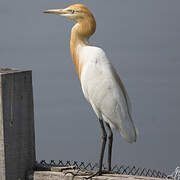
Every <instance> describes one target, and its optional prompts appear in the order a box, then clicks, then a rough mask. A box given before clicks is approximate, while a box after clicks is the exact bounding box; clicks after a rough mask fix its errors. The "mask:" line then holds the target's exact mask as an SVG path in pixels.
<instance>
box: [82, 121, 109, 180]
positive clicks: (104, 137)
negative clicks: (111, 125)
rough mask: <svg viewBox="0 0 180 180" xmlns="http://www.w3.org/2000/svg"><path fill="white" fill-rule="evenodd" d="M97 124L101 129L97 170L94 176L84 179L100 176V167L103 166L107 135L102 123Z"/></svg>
mask: <svg viewBox="0 0 180 180" xmlns="http://www.w3.org/2000/svg"><path fill="white" fill-rule="evenodd" d="M99 123H100V125H101V129H102V146H101V154H100V159H99V170H98V172H96V173H95V174H93V175H91V176H89V177H86V178H85V179H91V178H92V177H94V176H98V175H101V174H102V165H103V157H104V150H105V146H106V141H107V134H106V130H105V128H104V124H103V121H102V120H101V119H99Z"/></svg>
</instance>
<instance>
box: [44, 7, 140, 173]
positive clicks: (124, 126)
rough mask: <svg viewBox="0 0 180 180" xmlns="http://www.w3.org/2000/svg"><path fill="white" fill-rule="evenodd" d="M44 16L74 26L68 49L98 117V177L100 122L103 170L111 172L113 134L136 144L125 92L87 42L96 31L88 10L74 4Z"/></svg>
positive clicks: (102, 57)
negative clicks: (114, 130) (104, 168)
mask: <svg viewBox="0 0 180 180" xmlns="http://www.w3.org/2000/svg"><path fill="white" fill-rule="evenodd" d="M44 13H51V14H58V15H61V16H65V17H66V18H68V19H71V20H72V21H74V22H75V25H74V26H73V28H72V31H71V40H70V49H71V55H72V60H73V62H74V64H75V68H76V71H77V73H78V76H79V79H80V83H81V87H82V91H83V93H84V96H85V98H86V100H87V101H88V102H89V103H90V104H91V106H92V108H93V110H94V112H95V114H96V115H97V117H98V120H99V123H100V126H101V129H102V147H101V154H100V160H99V169H98V172H97V173H96V175H101V174H102V173H103V171H102V163H103V157H104V150H105V145H106V140H107V134H106V130H105V127H104V124H103V120H104V121H105V124H106V126H107V130H108V140H109V141H108V158H107V165H108V167H107V170H108V171H111V155H112V142H113V132H112V130H111V129H112V128H114V129H116V130H119V131H120V134H121V136H122V137H123V138H124V139H125V140H126V141H127V142H129V143H133V142H136V139H137V130H136V128H135V125H134V123H133V121H132V117H131V105H130V101H129V97H128V94H127V91H126V89H125V88H124V85H123V83H122V82H121V80H120V78H119V76H118V74H117V72H116V70H115V68H114V67H113V66H112V64H111V63H110V62H109V60H108V59H107V57H106V55H105V52H104V51H103V50H102V49H101V48H99V47H95V46H90V44H89V38H90V37H91V36H92V35H93V34H94V32H95V30H96V21H95V18H94V16H93V14H92V13H91V12H90V11H89V9H88V8H87V7H86V6H84V5H82V4H74V5H71V6H69V7H67V8H65V9H50V10H46V11H44Z"/></svg>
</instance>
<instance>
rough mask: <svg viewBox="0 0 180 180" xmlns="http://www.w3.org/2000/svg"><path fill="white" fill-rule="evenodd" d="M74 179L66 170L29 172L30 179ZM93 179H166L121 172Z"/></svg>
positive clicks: (76, 179)
mask: <svg viewBox="0 0 180 180" xmlns="http://www.w3.org/2000/svg"><path fill="white" fill-rule="evenodd" d="M84 177H86V176H75V177H74V179H73V180H84ZM60 179H61V180H72V175H71V174H66V175H65V173H64V172H52V171H35V172H33V173H31V174H29V179H28V180H60ZM92 180H164V179H161V178H152V177H143V176H130V175H119V174H104V175H103V176H96V177H93V178H92Z"/></svg>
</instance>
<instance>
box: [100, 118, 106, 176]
mask: <svg viewBox="0 0 180 180" xmlns="http://www.w3.org/2000/svg"><path fill="white" fill-rule="evenodd" d="M99 123H100V125H101V129H102V147H101V155H100V159H99V174H101V173H102V165H103V157H104V150H105V146H106V140H107V134H106V130H105V128H104V124H103V121H102V120H101V119H99Z"/></svg>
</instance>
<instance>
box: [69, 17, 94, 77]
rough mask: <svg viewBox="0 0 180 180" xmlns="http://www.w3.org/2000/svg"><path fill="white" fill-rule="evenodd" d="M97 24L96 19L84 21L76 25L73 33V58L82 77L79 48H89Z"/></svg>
mask: <svg viewBox="0 0 180 180" xmlns="http://www.w3.org/2000/svg"><path fill="white" fill-rule="evenodd" d="M95 29H96V22H95V20H94V18H93V19H92V20H91V19H87V20H84V21H82V22H80V23H76V24H75V25H74V27H73V28H72V31H71V41H70V48H71V56H72V60H73V62H74V64H75V68H76V71H77V73H78V75H79V78H80V76H81V71H82V67H83V64H82V63H81V62H80V59H79V54H78V48H79V47H81V46H87V45H88V40H89V38H90V36H91V35H92V34H93V33H94V32H95Z"/></svg>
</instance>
